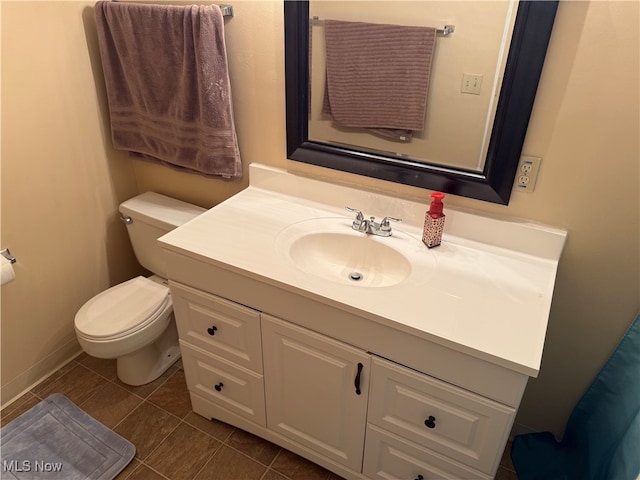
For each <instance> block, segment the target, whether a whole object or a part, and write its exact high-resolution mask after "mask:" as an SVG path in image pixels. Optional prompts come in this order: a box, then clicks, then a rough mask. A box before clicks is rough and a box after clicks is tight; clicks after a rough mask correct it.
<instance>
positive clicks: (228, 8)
mask: <svg viewBox="0 0 640 480" xmlns="http://www.w3.org/2000/svg"><path fill="white" fill-rule="evenodd" d="M111 1H113V2H117V1H119V0H111ZM218 7H220V11H221V12H222V16H223V17H233V6H232V5H224V4H223V5H218Z"/></svg>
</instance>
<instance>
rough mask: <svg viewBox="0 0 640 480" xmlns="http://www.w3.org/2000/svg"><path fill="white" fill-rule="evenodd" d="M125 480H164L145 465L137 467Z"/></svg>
mask: <svg viewBox="0 0 640 480" xmlns="http://www.w3.org/2000/svg"><path fill="white" fill-rule="evenodd" d="M126 480H165V478H164V477H163V476H162V475H160V474H159V473H157V472H154V471H153V470H151V469H150V468H149V467H147V466H146V465H139V466H138V468H136V469H135V470H134V471H133V472H132V473H131V475H129V476H128V477H127V479H126Z"/></svg>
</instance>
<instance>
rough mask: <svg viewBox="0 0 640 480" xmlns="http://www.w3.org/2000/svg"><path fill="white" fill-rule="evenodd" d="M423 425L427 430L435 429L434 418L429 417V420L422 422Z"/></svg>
mask: <svg viewBox="0 0 640 480" xmlns="http://www.w3.org/2000/svg"><path fill="white" fill-rule="evenodd" d="M424 424H425V425H426V426H427V427H428V428H436V417H433V416H431V415H429V418H427V419H426V420H425V421H424Z"/></svg>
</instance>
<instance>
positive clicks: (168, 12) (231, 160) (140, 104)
mask: <svg viewBox="0 0 640 480" xmlns="http://www.w3.org/2000/svg"><path fill="white" fill-rule="evenodd" d="M96 21H97V26H98V41H99V45H100V55H101V57H102V66H103V70H104V77H105V81H106V87H107V98H108V102H109V113H110V117H111V135H112V138H113V143H114V146H115V147H116V148H118V149H122V150H128V151H130V152H131V153H132V154H133V155H134V156H139V157H142V158H145V159H147V160H151V161H156V162H159V163H162V164H164V165H167V166H171V167H173V168H176V169H179V170H184V171H188V172H193V173H199V174H203V175H206V176H213V177H224V178H237V177H240V176H241V175H242V164H241V161H240V152H239V150H238V142H237V138H236V132H235V126H234V122H233V111H232V104H231V86H230V82H229V73H228V69H227V54H226V48H225V41H224V23H223V17H222V13H221V11H220V8H219V7H218V6H216V5H208V6H197V5H190V6H177V5H149V4H139V3H121V2H110V1H100V2H97V3H96Z"/></svg>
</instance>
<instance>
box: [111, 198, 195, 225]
mask: <svg viewBox="0 0 640 480" xmlns="http://www.w3.org/2000/svg"><path fill="white" fill-rule="evenodd" d="M204 212H206V209H204V208H201V207H198V206H196V205H192V204H191V203H187V202H183V201H181V200H177V199H175V198H171V197H167V196H166V195H161V194H159V193H155V192H145V193H141V194H140V195H137V196H135V197H133V198H131V199H129V200H126V201H124V202H122V203H121V204H120V213H122V214H123V215H127V216H129V217H131V218H133V219H134V220H136V219H138V220H141V221H144V222H147V223H149V224H151V225H156V226H158V227H161V228H166V229H167V230H173V229H174V228H176V227H179V226H180V225H183V224H185V223H187V222H188V221H189V220H192V219H194V218H195V217H197V216H198V215H200V214H202V213H204Z"/></svg>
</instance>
